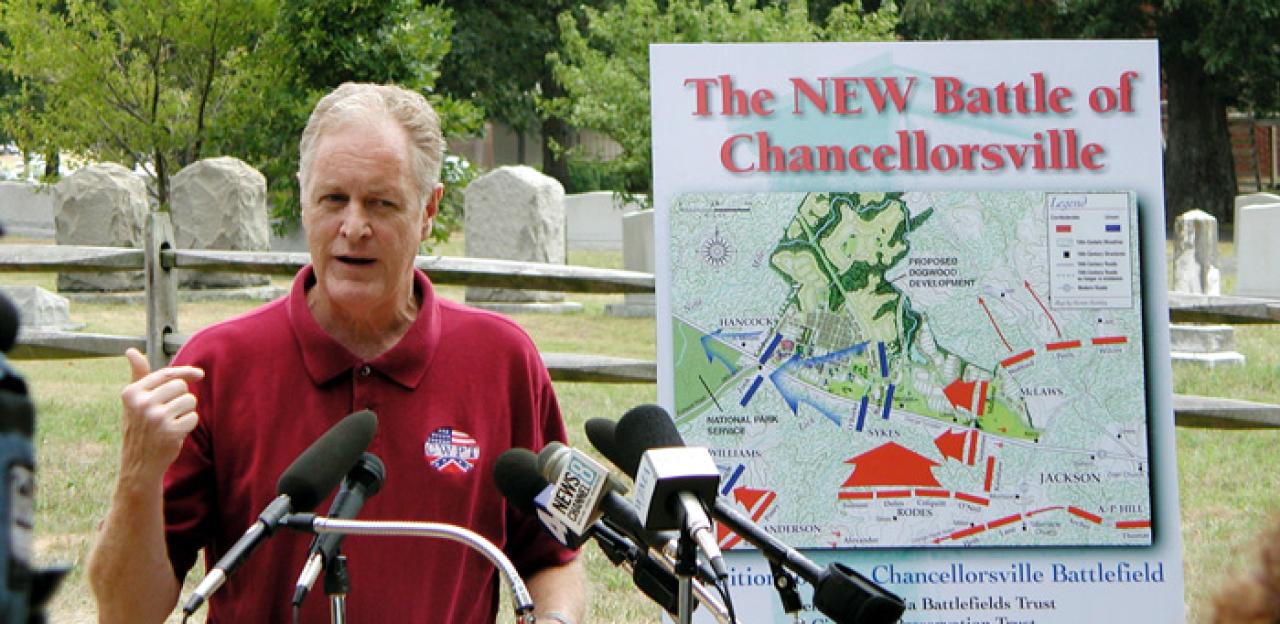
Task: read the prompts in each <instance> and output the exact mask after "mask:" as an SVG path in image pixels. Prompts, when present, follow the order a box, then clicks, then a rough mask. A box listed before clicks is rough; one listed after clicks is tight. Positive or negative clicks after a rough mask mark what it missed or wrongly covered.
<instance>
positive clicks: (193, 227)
mask: <svg viewBox="0 0 1280 624" xmlns="http://www.w3.org/2000/svg"><path fill="white" fill-rule="evenodd" d="M169 214H170V217H171V218H172V220H173V239H174V241H173V242H174V246H176V247H177V248H178V249H226V250H239V251H269V250H270V249H271V226H270V225H269V223H268V219H267V181H266V178H263V177H262V174H261V173H258V170H257V169H254V168H253V167H250V166H249V165H248V164H246V163H245V162H244V161H241V160H239V159H237V158H232V157H230V156H222V157H218V158H206V159H204V160H200V161H197V162H194V163H191V164H190V165H187V166H186V167H184V168H183V169H182V171H179V172H178V173H177V174H176V175H174V176H173V178H172V180H171V182H170V185H169ZM178 283H179V285H180V286H181V287H182V288H194V289H202V288H243V287H247V286H263V285H266V284H269V283H270V280H269V279H268V278H267V276H265V275H254V274H249V273H213V272H206V271H183V272H181V273H180V274H179V282H178Z"/></svg>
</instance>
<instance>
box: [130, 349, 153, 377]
mask: <svg viewBox="0 0 1280 624" xmlns="http://www.w3.org/2000/svg"><path fill="white" fill-rule="evenodd" d="M124 357H125V359H127V360H129V372H130V373H132V374H133V380H134V381H137V380H139V379H142V378H143V377H146V376H147V375H149V374H150V373H151V364H148V363H147V357H146V356H145V355H142V353H141V352H139V351H138V350H137V349H134V348H133V347H129V348H128V349H126V350H125V352H124Z"/></svg>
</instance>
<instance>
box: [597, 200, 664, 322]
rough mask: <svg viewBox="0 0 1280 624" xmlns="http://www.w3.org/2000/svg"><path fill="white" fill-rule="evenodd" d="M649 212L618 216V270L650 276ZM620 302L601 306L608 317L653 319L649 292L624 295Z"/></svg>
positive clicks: (650, 227) (651, 225) (650, 221)
mask: <svg viewBox="0 0 1280 624" xmlns="http://www.w3.org/2000/svg"><path fill="white" fill-rule="evenodd" d="M653 255H654V249H653V211H652V210H637V211H634V212H628V213H627V214H625V215H623V216H622V268H624V269H626V270H628V271H642V272H645V273H653V267H654V262H653ZM623 297H624V299H623V302H622V303H620V304H619V303H611V304H609V305H607V306H605V313H606V314H608V315H610V316H621V317H638V316H653V314H654V298H653V297H654V296H653V295H652V294H651V293H626V294H625V295H623Z"/></svg>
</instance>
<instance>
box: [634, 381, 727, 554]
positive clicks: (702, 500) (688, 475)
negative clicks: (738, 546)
mask: <svg viewBox="0 0 1280 624" xmlns="http://www.w3.org/2000/svg"><path fill="white" fill-rule="evenodd" d="M613 442H614V445H615V446H616V447H617V450H618V452H620V453H622V454H623V455H624V456H626V457H627V459H626V463H627V466H623V468H624V469H625V468H627V467H630V466H633V465H634V466H635V468H634V470H635V471H634V472H633V473H631V474H632V475H633V478H634V479H635V483H636V494H635V499H636V506H637V507H639V508H640V515H641V516H642V517H644V519H645V521H644V526H645V528H648V529H651V530H666V529H677V528H679V529H683V530H685V531H687V532H688V534H689V536H690V537H692V538H693V540H694V541H695V542H696V543H697V545H698V548H699V549H700V550H702V552H703V553H705V554H706V556H707V560H708V561H709V562H710V563H711V568H712V569H713V570H715V572H716V575H717V576H719V577H720V578H722V579H723V578H727V577H728V576H729V570H728V568H727V567H726V566H725V564H724V557H723V556H722V555H721V554H720V546H719V544H717V543H716V537H715V531H714V530H713V528H712V526H711V520H710V519H709V518H708V517H707V511H706V507H707V506H710V505H714V504H715V500H716V490H718V489H719V487H720V470H719V469H718V468H716V464H715V461H714V460H712V459H711V454H710V453H708V452H707V449H705V448H702V447H687V446H685V445H684V440H683V439H682V438H681V437H680V433H679V432H677V431H676V428H675V425H674V424H672V422H671V419H670V418H669V417H668V416H667V413H666V411H665V410H663V409H662V408H661V407H658V406H656V405H649V406H641V407H638V408H633V409H631V410H630V411H628V412H627V413H626V414H625V415H623V417H622V420H620V421H619V422H618V426H617V430H616V432H615V434H614V439H613Z"/></svg>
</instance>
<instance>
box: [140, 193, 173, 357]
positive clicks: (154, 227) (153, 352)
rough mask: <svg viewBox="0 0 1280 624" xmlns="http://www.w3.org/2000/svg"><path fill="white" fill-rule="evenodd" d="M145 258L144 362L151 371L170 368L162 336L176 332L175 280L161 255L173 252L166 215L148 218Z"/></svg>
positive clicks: (170, 232)
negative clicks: (164, 252)
mask: <svg viewBox="0 0 1280 624" xmlns="http://www.w3.org/2000/svg"><path fill="white" fill-rule="evenodd" d="M144 244H145V246H146V249H145V250H144V251H145V252H146V253H145V254H144V260H143V262H144V263H145V270H144V272H145V274H146V277H147V284H146V289H147V290H146V296H147V362H149V363H150V364H151V370H155V369H157V368H162V367H165V366H168V365H169V359H170V354H169V353H168V352H166V351H165V348H164V338H165V336H167V335H169V334H172V333H175V332H177V331H178V280H177V277H176V276H175V275H174V272H173V267H172V266H166V265H165V263H164V262H163V261H162V260H161V255H160V252H162V251H164V250H167V249H173V223H172V222H170V221H169V213H167V212H152V213H151V214H150V215H149V216H148V217H147V232H146V240H145V243H144Z"/></svg>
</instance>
